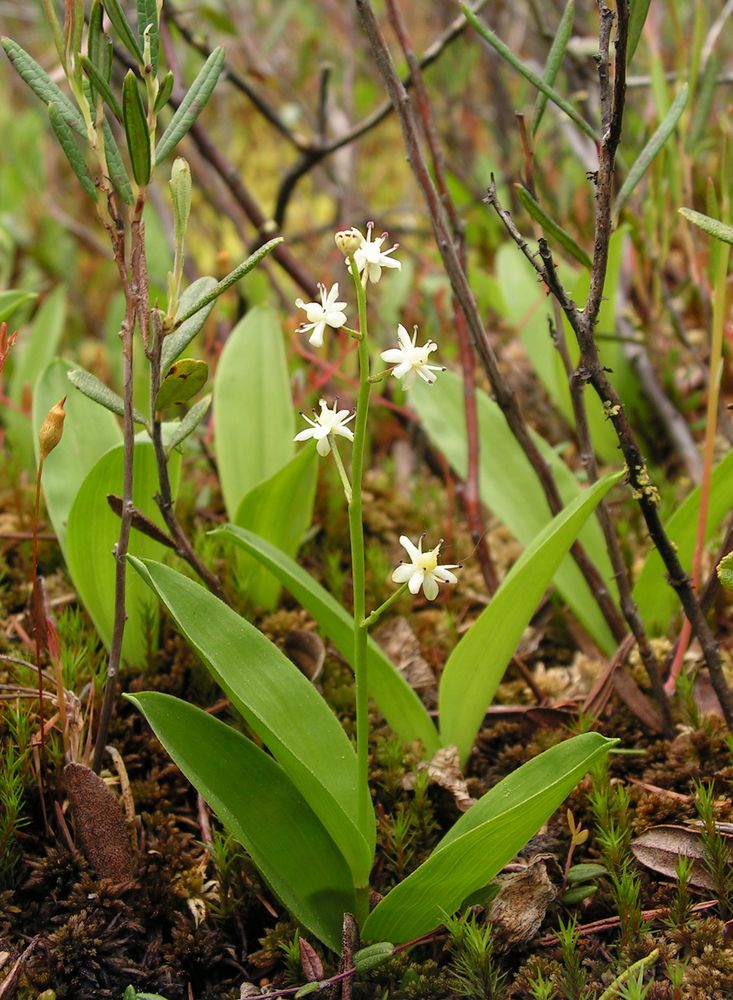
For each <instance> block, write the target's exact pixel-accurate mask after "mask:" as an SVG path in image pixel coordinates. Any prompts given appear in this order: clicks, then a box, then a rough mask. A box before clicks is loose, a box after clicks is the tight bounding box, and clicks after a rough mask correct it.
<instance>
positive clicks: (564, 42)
mask: <svg viewBox="0 0 733 1000" xmlns="http://www.w3.org/2000/svg"><path fill="white" fill-rule="evenodd" d="M574 19H575V0H568V2H567V3H566V4H565V10H564V11H563V13H562V17H561V18H560V23H559V24H558V26H557V31H556V32H555V37H554V38H553V39H552V45H551V46H550V51H549V52H548V54H547V62H546V63H545V72H544V73H543V74H542V79H543V80H544V81H545V83H546V84H547V86H548V87H552V86H553V85H554V83H555V80H556V79H557V74H558V73H559V72H560V67H561V66H562V61H563V59H564V58H565V50H566V49H567V47H568V42H569V41H570V36H571V35H572V33H573V21H574ZM546 107H547V94H545V93H543V92H542V91H540V93H539V94H538V95H537V97H536V98H535V102H534V108H533V110H532V123H531V126H530V128H531V131H532V135H535V133H536V132H537V129H538V128H539V127H540V122H541V121H542V117H543V115H544V113H545V108H546Z"/></svg>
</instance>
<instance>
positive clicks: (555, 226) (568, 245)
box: [514, 184, 591, 268]
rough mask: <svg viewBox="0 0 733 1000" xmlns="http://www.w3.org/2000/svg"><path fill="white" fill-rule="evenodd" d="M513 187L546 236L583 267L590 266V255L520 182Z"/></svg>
mask: <svg viewBox="0 0 733 1000" xmlns="http://www.w3.org/2000/svg"><path fill="white" fill-rule="evenodd" d="M514 187H515V189H516V192H517V194H518V195H519V200H520V201H521V203H522V205H524V207H525V209H526V210H527V212H528V213H529V215H530V216H531V217H532V218H533V219H534V220H535V222H539V224H540V225H541V226H542V228H543V229H544V231H545V235H546V236H547V238H548V239H549V240H554V241H555V242H556V243H558V244H559V245H560V246H561V247H562V248H563V250H565V251H566V252H567V253H569V254H570V256H571V257H573V258H574V259H575V260H577V262H578V263H579V264H582V265H583V267H587V268H590V266H591V259H590V257H589V256H588V254H587V253H586V252H585V250H584V249H583V248H582V247H581V246H578V244H577V243H576V242H575V240H574V239H573V237H572V236H571V235H570V233H568V232H566V230H564V229H563V228H562V226H561V225H560V224H559V223H557V222H555V220H554V219H551V218H550V216H549V215H548V214H547V212H546V211H545V210H544V208H543V207H542V206H541V205H540V204H539V202H537V201H535V199H534V198H533V197H532V195H531V194H530V193H529V191H528V190H527V189H526V188H525V187H524V186H523V185H522V184H515V185H514Z"/></svg>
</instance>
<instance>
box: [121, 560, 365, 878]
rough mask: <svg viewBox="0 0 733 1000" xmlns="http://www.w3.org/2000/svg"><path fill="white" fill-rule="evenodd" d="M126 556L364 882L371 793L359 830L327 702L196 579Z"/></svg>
mask: <svg viewBox="0 0 733 1000" xmlns="http://www.w3.org/2000/svg"><path fill="white" fill-rule="evenodd" d="M130 561H131V563H132V565H133V566H134V567H135V569H136V570H137V572H138V573H139V575H140V577H141V578H142V579H144V580H145V581H146V582H147V583H148V584H149V586H150V587H151V588H152V589H153V590H154V591H155V593H156V594H157V595H158V597H159V598H160V599H161V601H163V603H164V604H165V606H166V607H167V608H168V610H169V611H170V613H171V615H172V616H173V618H174V619H175V621H176V624H177V625H178V628H179V629H180V630H181V632H182V634H183V635H184V636H185V637H186V639H187V640H188V641H189V643H190V644H191V645H192V646H193V648H194V649H195V650H196V652H197V653H198V655H199V656H200V657H201V659H202V660H203V661H204V663H205V664H206V666H207V667H208V669H209V671H210V672H211V674H212V676H213V677H214V679H215V680H216V681H217V683H218V684H219V685H220V686H221V687H222V688H223V690H224V691H225V692H226V693H227V695H228V696H229V698H231V700H232V703H233V704H234V705H235V707H236V708H237V710H238V711H239V712H240V713H241V714H242V716H243V717H244V718H245V720H246V721H247V723H248V725H249V726H251V728H252V729H253V730H254V732H255V733H257V735H258V736H259V737H260V738H261V739H262V741H263V742H264V743H265V744H266V745H267V747H268V748H269V750H270V752H271V753H272V754H273V756H274V757H275V759H276V760H277V761H278V762H279V763H280V764H281V765H282V767H283V768H284V770H285V771H286V773H287V774H288V776H289V777H290V778H291V780H292V781H293V783H294V784H295V785H296V787H297V788H298V789H299V791H300V792H301V793H302V795H303V796H304V798H305V799H306V800H307V801H308V802H309V804H310V806H311V808H312V809H313V810H314V812H315V813H316V814H317V815H318V816H319V818H320V820H321V822H322V823H323V824H324V826H325V827H326V829H327V830H328V831H329V833H330V834H331V836H332V837H333V839H334V841H335V842H336V844H338V846H339V849H340V850H341V852H342V853H343V855H344V857H345V858H346V859H347V861H348V862H349V865H350V867H351V870H352V872H353V873H354V879H355V883H356V884H357V885H366V884H367V880H368V878H369V871H370V869H371V864H372V860H373V849H374V836H375V833H374V815H373V811H372V808H371V800H370V801H369V803H368V809H367V827H368V829H365V830H364V831H362V832H360V831H359V829H358V824H357V815H358V802H357V798H358V789H357V780H356V754H355V753H354V749H353V747H352V745H351V743H350V742H349V740H348V738H347V736H346V734H345V732H344V731H343V729H342V728H341V725H340V724H339V722H338V720H337V718H336V716H335V715H334V714H333V712H332V711H331V709H330V708H329V706H328V705H327V704H326V702H325V701H324V700H323V698H322V697H321V696H320V694H318V692H317V691H316V689H315V688H314V687H313V685H312V684H311V683H310V681H308V680H306V678H305V677H304V676H303V674H302V673H301V672H300V670H298V668H297V667H296V666H295V664H294V663H291V661H290V660H289V659H288V658H287V657H286V656H285V655H284V654H283V653H281V652H280V650H279V649H278V648H277V646H275V645H274V644H273V643H271V642H270V640H269V639H267V638H266V637H265V636H264V635H263V634H262V633H261V632H260V631H259V630H258V629H256V628H255V627H254V625H250V623H249V622H248V621H247V620H246V619H244V618H242V617H241V616H240V615H238V614H237V613H236V611H234V610H232V608H229V607H227V605H226V604H224V603H223V602H222V601H220V600H219V599H218V598H217V597H214V595H213V594H211V593H209V591H208V590H206V589H205V588H204V587H202V586H201V585H200V584H198V583H194V581H193V580H189V579H188V577H185V576H183V575H182V574H181V573H178V572H176V571H175V570H173V569H170V568H169V567H167V566H163V565H162V564H161V563H156V562H152V561H150V560H145V561H142V560H138V559H131V560H130ZM366 838H368V841H367V839H366Z"/></svg>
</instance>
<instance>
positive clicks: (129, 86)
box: [122, 69, 152, 187]
mask: <svg viewBox="0 0 733 1000" xmlns="http://www.w3.org/2000/svg"><path fill="white" fill-rule="evenodd" d="M122 120H123V122H124V124H125V137H126V139H127V150H128V152H129V154H130V163H131V164H132V176H133V177H134V178H135V181H136V182H137V183H138V184H139V185H140V187H145V186H146V185H147V184H148V183H149V181H150V172H151V169H152V160H151V156H150V131H149V129H148V120H147V115H146V114H145V107H144V106H143V99H142V97H141V96H140V88H139V87H138V83H137V77H136V76H135V74H134V73H133V71H132V70H131V69H130V70H128V71H127V73H126V75H125V79H124V80H123V81H122Z"/></svg>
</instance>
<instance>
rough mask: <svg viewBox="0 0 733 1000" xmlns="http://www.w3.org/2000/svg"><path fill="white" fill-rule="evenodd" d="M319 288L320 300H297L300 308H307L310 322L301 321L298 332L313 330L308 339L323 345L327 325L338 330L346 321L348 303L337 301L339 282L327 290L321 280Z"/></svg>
mask: <svg viewBox="0 0 733 1000" xmlns="http://www.w3.org/2000/svg"><path fill="white" fill-rule="evenodd" d="M318 288H319V290H320V292H321V301H320V302H304V301H303V300H302V299H296V300H295V304H296V306H297V307H298V309H305V314H306V316H307V317H308V322H307V323H301V324H300V326H299V327H298V333H308V332H309V331H310V330H312V331H313V333H312V334H311V335H310V337H309V338H308V341H309V343H311V344H313V346H314V347H321V346H322V345H323V332H324V330H325V329H326V327H327V326H330V327H333V329H334V330H338V329H339V327H341V326H343V325H344V323H345V322H346V313H345V312H344V309H345V308H346V303H345V302H337V301H336V299H337V298H338V294H339V286H338V284H336V285H331V290H330V291H329V292H326V286H325V285H322V284H321V283H320V281H319V282H318Z"/></svg>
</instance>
